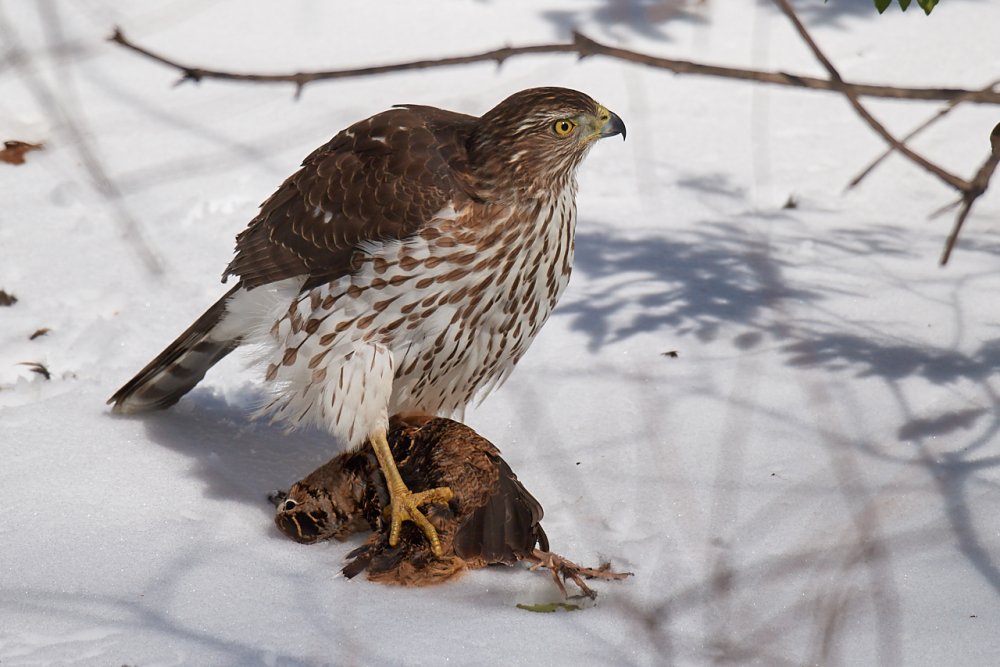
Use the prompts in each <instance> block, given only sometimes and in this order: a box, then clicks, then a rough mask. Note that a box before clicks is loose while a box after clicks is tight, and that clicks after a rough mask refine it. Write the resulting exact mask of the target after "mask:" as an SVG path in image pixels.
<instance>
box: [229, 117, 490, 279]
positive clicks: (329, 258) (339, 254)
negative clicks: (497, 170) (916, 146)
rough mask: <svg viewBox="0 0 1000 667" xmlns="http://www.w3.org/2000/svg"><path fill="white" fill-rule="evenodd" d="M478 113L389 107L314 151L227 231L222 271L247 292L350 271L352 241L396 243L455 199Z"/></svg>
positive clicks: (458, 196)
mask: <svg viewBox="0 0 1000 667" xmlns="http://www.w3.org/2000/svg"><path fill="white" fill-rule="evenodd" d="M476 121H477V119H476V118H474V117H472V116H466V115H463V114H457V113H453V112H449V111H443V110H440V109H434V108H432V107H404V108H394V109H391V110H389V111H385V112H383V113H380V114H377V115H375V116H372V117H371V118H368V119H366V120H363V121H361V122H359V123H356V124H354V125H352V126H351V127H349V128H347V129H346V130H344V131H342V132H340V133H339V134H337V136H335V137H334V138H333V139H331V140H330V141H329V142H328V143H327V144H326V145H324V146H321V147H320V148H318V149H316V150H315V151H313V152H312V153H311V154H310V155H309V156H308V157H307V158H306V159H305V160H304V161H303V163H302V167H301V168H300V169H299V170H298V171H297V172H296V173H294V174H292V176H290V177H289V178H288V179H287V180H286V181H285V182H284V183H283V184H282V185H281V187H279V188H278V190H277V191H276V192H275V193H274V194H273V195H271V197H269V198H268V199H267V201H265V202H264V203H263V204H261V209H260V213H259V214H258V215H257V217H256V218H254V219H253V220H252V221H251V222H250V224H249V226H248V227H247V228H246V229H245V230H244V231H243V232H241V233H240V234H239V236H237V237H236V257H235V258H234V259H233V261H232V262H231V263H230V264H229V266H228V267H227V268H226V271H225V274H224V276H225V277H228V276H236V277H238V278H239V279H240V281H241V284H243V285H244V286H245V287H247V288H253V287H257V286H259V285H263V284H266V283H270V282H274V281H277V280H282V279H284V278H291V277H294V276H302V275H305V276H308V277H309V278H308V280H307V281H306V285H307V286H312V285H316V284H319V283H321V282H325V281H328V280H335V279H336V278H339V277H340V276H343V275H346V274H347V273H349V272H350V271H351V258H352V255H353V254H354V252H355V251H356V250H357V249H358V247H359V245H361V244H363V243H365V242H371V241H385V240H401V239H405V238H407V237H409V236H412V235H413V234H415V233H417V232H419V231H420V229H421V227H422V226H423V225H425V224H426V223H427V222H428V221H430V220H431V219H432V218H433V216H434V214H435V213H436V212H437V211H440V210H441V209H442V208H444V207H445V206H447V205H448V204H449V203H452V204H454V203H455V202H456V201H457V200H460V199H462V198H463V197H464V196H465V194H464V189H463V184H464V183H465V182H466V180H467V179H465V178H464V176H463V174H462V173H461V172H462V168H463V166H464V165H465V150H466V149H465V144H466V140H467V138H468V136H469V134H470V132H471V131H472V129H473V127H474V126H475V123H476Z"/></svg>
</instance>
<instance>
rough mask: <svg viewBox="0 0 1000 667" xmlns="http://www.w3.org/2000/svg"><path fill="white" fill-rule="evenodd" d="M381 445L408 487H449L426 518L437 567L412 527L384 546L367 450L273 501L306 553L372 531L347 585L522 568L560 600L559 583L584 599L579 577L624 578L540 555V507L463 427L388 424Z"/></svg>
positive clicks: (384, 501)
mask: <svg viewBox="0 0 1000 667" xmlns="http://www.w3.org/2000/svg"><path fill="white" fill-rule="evenodd" d="M387 439H388V442H389V446H390V448H391V450H392V455H393V457H394V458H395V459H396V462H397V464H398V466H399V472H400V474H401V475H402V477H403V480H404V481H405V482H406V483H407V484H409V485H421V487H420V488H431V487H435V486H448V487H450V488H451V490H452V491H453V492H454V497H453V498H452V499H451V500H450V501H449V502H448V503H447V505H445V504H435V505H433V506H431V507H430V508H429V511H428V512H427V519H428V521H430V522H431V524H432V525H433V526H434V528H435V529H436V530H437V532H438V535H439V537H440V538H441V544H442V555H441V557H436V556H434V554H433V552H432V550H431V548H430V546H429V544H428V542H427V540H426V539H423V537H422V532H421V531H420V529H419V528H418V527H417V526H415V525H414V524H412V523H407V524H404V525H403V531H402V534H401V539H400V542H399V544H397V545H396V546H395V547H392V546H390V545H389V523H388V521H387V520H386V517H385V515H384V513H385V511H386V508H388V507H389V502H390V501H389V491H388V488H387V486H386V484H385V480H384V478H383V477H382V474H381V473H380V471H379V467H378V461H377V460H376V459H375V456H374V455H373V454H372V453H371V452H370V451H369V450H368V449H367V448H365V449H362V450H360V451H355V452H345V453H343V454H340V455H339V456H337V457H335V458H333V459H332V460H331V461H329V462H328V463H326V464H324V465H322V466H320V467H319V468H317V469H316V470H315V471H314V472H312V473H311V474H309V475H308V476H307V477H305V478H304V479H303V480H301V481H299V482H296V483H295V484H294V485H293V486H292V487H291V489H289V491H288V493H287V494H276V495H274V496H272V501H274V502H275V504H276V506H277V514H276V516H275V523H276V524H277V525H278V528H280V529H281V531H282V532H284V533H285V534H286V535H288V536H289V537H291V538H292V539H294V540H296V541H298V542H302V543H305V544H311V543H314V542H317V541H320V540H327V539H330V538H334V539H337V540H344V539H346V538H348V537H349V536H351V535H353V534H354V533H358V532H363V531H366V530H371V531H372V535H371V536H370V537H369V538H368V541H367V542H365V544H364V545H362V546H361V547H359V548H357V549H355V550H354V551H352V552H351V553H350V554H348V556H347V558H348V559H349V562H348V564H347V565H346V566H345V567H344V569H343V573H344V575H345V576H347V577H348V578H352V577H355V576H357V575H358V574H360V573H361V572H364V571H366V570H367V576H368V579H370V580H372V581H378V582H383V583H394V584H401V585H405V586H427V585H432V584H438V583H443V582H445V581H448V580H450V579H453V578H454V577H456V576H458V575H460V574H461V573H463V572H464V571H466V570H470V569H477V568H481V567H485V566H487V565H497V564H504V565H513V564H515V563H517V562H520V561H526V562H529V563H531V569H532V570H535V569H538V568H540V567H544V568H547V569H549V570H550V571H551V572H552V574H553V577H554V578H555V580H556V583H557V585H558V586H559V588H560V590H562V591H563V594H566V589H565V587H564V585H563V580H564V579H567V578H568V579H571V580H573V581H574V582H575V583H576V584H577V586H579V587H580V589H581V590H582V591H583V592H584V593H585V594H587V595H588V596H591V597H593V595H594V593H593V591H592V590H591V589H590V588H589V587H588V586H587V585H586V584H585V583H584V582H583V580H582V577H588V578H594V577H598V578H604V579H621V578H623V577H625V576H628V575H627V574H624V573H617V572H612V571H611V570H610V568H609V567H608V566H607V565H605V566H602V567H601V568H597V569H592V568H583V567H580V566H578V565H576V564H574V563H572V562H571V561H568V560H566V559H565V558H562V557H561V556H558V555H556V554H553V553H551V552H549V541H548V537H547V536H546V534H545V531H544V530H543V529H542V526H541V523H540V522H541V519H542V516H543V510H542V506H541V504H539V502H538V501H537V500H536V499H535V498H534V496H532V495H531V494H530V493H529V492H528V490H527V489H526V488H525V487H524V485H523V484H522V483H521V482H520V481H519V480H518V479H517V475H515V474H514V471H513V470H511V468H510V466H509V465H507V462H506V461H504V460H503V459H502V458H501V457H500V452H499V451H498V450H497V448H496V447H494V446H493V444H492V443H491V442H490V441H488V440H486V439H485V438H483V437H482V436H481V435H479V434H478V433H476V432H475V431H474V430H473V429H471V428H469V427H468V426H465V425H464V424H461V423H459V422H456V421H453V420H451V419H444V418H438V417H429V416H419V417H406V418H400V417H394V418H393V419H392V421H391V422H390V425H389V431H388V433H387Z"/></svg>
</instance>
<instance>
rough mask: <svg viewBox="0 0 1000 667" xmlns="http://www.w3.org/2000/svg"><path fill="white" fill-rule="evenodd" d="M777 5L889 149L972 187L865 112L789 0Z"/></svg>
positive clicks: (962, 186)
mask: <svg viewBox="0 0 1000 667" xmlns="http://www.w3.org/2000/svg"><path fill="white" fill-rule="evenodd" d="M774 2H775V4H777V5H778V8H779V9H781V11H782V12H783V13H784V14H785V16H786V17H788V20H789V21H790V22H791V23H792V26H793V27H794V28H795V30H796V32H798V33H799V36H800V37H801V38H802V41H803V42H805V43H806V46H808V47H809V50H810V51H812V52H813V56H815V58H816V60H818V61H819V63H820V64H821V65H822V66H823V67H824V68H825V69H826V71H827V73H829V75H830V81H831V82H832V83H833V86H834V87H835V88H836V89H837V90H839V91H840V92H841V93H843V94H844V96H845V97H846V98H847V100H848V101H849V102H850V103H851V106H852V107H854V110H855V111H856V112H857V114H858V115H859V116H861V118H863V119H864V121H865V122H866V123H868V125H869V127H871V128H872V129H873V130H875V133H876V134H878V135H879V136H880V137H882V139H884V140H885V142H886V143H888V144H889V145H890V146H892V147H893V148H894V149H895V150H897V151H899V152H900V153H902V154H903V155H905V156H906V157H908V158H910V160H912V161H913V162H914V163H916V164H918V165H919V166H921V167H923V168H924V169H925V170H927V171H929V172H930V173H932V174H934V175H935V176H937V177H938V178H939V179H941V180H942V181H944V182H945V183H947V184H948V185H950V186H951V187H953V188H955V189H956V190H959V191H962V192H964V191H965V190H966V189H967V188H968V187H969V183H968V181H966V180H964V179H962V178H959V177H958V176H955V175H954V174H952V173H951V172H949V171H947V170H945V169H943V168H942V167H939V166H938V165H936V164H934V163H933V162H931V161H930V160H928V159H927V158H925V157H924V156H922V155H920V154H919V153H915V152H914V151H912V150H910V149H909V148H907V147H906V146H904V145H903V144H902V143H900V142H899V140H898V139H896V137H894V136H893V135H892V134H890V132H889V130H887V129H885V126H883V125H882V123H880V122H878V120H877V119H876V118H875V117H874V116H872V115H871V113H869V112H868V109H866V108H865V107H864V106H863V105H862V104H861V102H859V101H858V95H857V92H856V90H854V88H853V86H851V85H848V84H847V83H845V82H844V80H843V79H842V78H841V76H840V72H838V71H837V68H836V67H834V66H833V63H832V62H830V59H829V58H827V57H826V55H825V54H824V53H823V51H822V50H821V49H820V48H819V46H818V45H817V44H816V42H815V41H814V40H813V38H812V35H810V34H809V31H808V30H806V27H805V26H804V25H802V21H800V20H799V17H798V14H796V13H795V10H794V9H792V6H791V5H790V4H789V3H788V0H774Z"/></svg>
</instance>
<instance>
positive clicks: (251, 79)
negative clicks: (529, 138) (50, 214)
mask: <svg viewBox="0 0 1000 667" xmlns="http://www.w3.org/2000/svg"><path fill="white" fill-rule="evenodd" d="M108 39H109V40H110V41H112V42H114V43H115V44H118V45H120V46H122V47H124V48H126V49H128V50H130V51H133V52H135V53H138V54H140V55H142V56H144V57H146V58H149V59H151V60H154V61H156V62H158V63H160V64H162V65H165V66H167V67H170V68H172V69H175V70H177V71H179V72H180V74H181V78H180V79H179V80H178V82H177V83H178V84H180V83H184V82H186V81H194V82H199V81H202V80H203V79H220V80H226V81H243V82H248V83H291V84H294V85H295V86H296V90H297V91H298V92H301V90H302V88H303V87H304V86H305V85H306V84H309V83H312V82H314V81H328V80H331V79H346V78H351V77H359V76H372V75H376V74H386V73H389V72H402V71H406V70H418V69H430V68H434V67H448V66H452V65H467V64H471V63H478V62H495V63H496V64H497V65H502V64H503V63H504V62H505V61H506V60H507V59H508V58H513V57H516V56H524V55H539V54H552V53H564V54H575V55H576V56H577V57H578V58H586V57H588V56H595V55H601V56H606V57H608V58H615V59H618V60H624V61H627V62H632V63H636V64H640V65H646V66H649V67H655V68H657V69H665V70H669V71H671V72H674V73H675V74H700V75H704V76H718V77H723V78H727V79H738V80H742V81H756V82H759V83H770V84H774V85H779V86H791V87H795V88H806V89H810V90H826V91H837V90H840V89H839V88H838V87H837V85H836V84H835V83H834V82H831V81H828V80H826V79H820V78H817V77H811V76H804V75H800V74H790V73H787V72H765V71H761V70H752V69H743V68H738V67H723V66H720V65H706V64H704V63H696V62H692V61H689V60H677V59H673V58H661V57H657V56H650V55H647V54H644V53H638V52H636V51H630V50H628V49H621V48H618V47H613V46H608V45H606V44H602V43H600V42H597V41H595V40H593V39H590V38H589V37H586V36H584V35H582V34H580V33H573V41H572V42H571V43H568V44H535V45H529V46H508V47H504V48H500V49H492V50H490V51H483V52H482V53H474V54H471V55H465V56H452V57H448V58H432V59H424V60H413V61H408V62H401V63H395V64H390V65H376V66H371V67H358V68H353V69H340V70H321V71H312V72H293V73H284V74H260V73H253V72H230V71H226V70H218V69H210V68H207V67H198V66H195V65H185V64H183V63H180V62H178V61H176V60H174V59H172V58H168V57H166V56H164V55H161V54H158V53H154V52H153V51H151V50H149V49H147V48H145V47H142V46H139V45H137V44H135V43H134V42H132V41H131V40H129V39H128V38H127V37H126V36H125V33H124V32H122V30H121V28H117V27H116V28H115V30H114V33H113V34H112V35H111V37H109V38H108ZM846 85H849V86H850V87H851V88H852V89H853V90H854V91H855V92H856V94H858V95H860V96H863V97H878V98H888V99H908V100H932V101H943V102H948V101H952V100H955V99H957V98H961V99H962V101H964V102H972V103H979V104H1000V92H996V91H992V90H979V91H976V90H965V89H962V88H901V87H896V86H885V85H875V84H863V83H850V84H846Z"/></svg>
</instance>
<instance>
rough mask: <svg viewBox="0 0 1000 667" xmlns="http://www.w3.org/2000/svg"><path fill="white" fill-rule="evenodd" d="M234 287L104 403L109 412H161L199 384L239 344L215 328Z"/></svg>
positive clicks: (222, 316)
mask: <svg viewBox="0 0 1000 667" xmlns="http://www.w3.org/2000/svg"><path fill="white" fill-rule="evenodd" d="M240 288H241V286H240V285H237V286H236V287H234V288H233V289H231V290H229V291H228V292H227V293H226V295H225V296H223V297H222V298H221V299H219V300H218V301H216V302H215V303H214V304H213V305H212V307H211V308H209V309H208V310H206V311H205V313H204V314H203V315H202V316H201V317H199V318H198V319H197V320H195V321H194V324H192V325H191V326H190V327H188V328H187V330H186V331H185V332H184V333H182V334H181V335H180V336H178V337H177V340H175V341H174V342H173V343H171V344H170V345H168V346H167V349H165V350H163V352H160V353H159V354H158V355H156V358H155V359H153V360H152V361H150V362H149V363H148V364H146V367H145V368H143V369H142V370H141V371H139V372H138V373H137V374H136V376H135V377H134V378H132V379H131V380H129V381H128V382H127V383H125V385H124V386H123V387H122V388H121V389H119V390H118V391H116V392H115V394H114V396H112V397H111V398H109V399H108V403H109V404H113V406H112V408H111V411H112V412H115V413H118V414H131V413H134V412H145V411H147V410H162V409H163V408H169V407H170V406H171V405H173V404H174V403H176V402H177V401H179V400H180V398H181V396H183V395H184V394H186V393H188V392H189V391H191V390H192V389H194V386H195V385H196V384H198V383H199V382H201V379H202V378H203V377H205V373H207V372H208V369H209V368H211V367H212V366H214V365H215V363H216V362H217V361H219V360H220V359H222V358H223V357H224V356H226V355H227V354H229V353H230V352H232V351H233V350H234V349H236V347H237V346H238V345H239V344H240V339H239V338H232V337H230V335H229V334H226V335H222V334H221V333H220V332H219V331H218V329H219V327H218V325H219V324H220V323H221V322H222V320H223V318H224V317H225V315H226V303H227V302H228V301H229V299H230V297H232V296H233V294H234V293H235V292H236V291H237V290H238V289H240Z"/></svg>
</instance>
